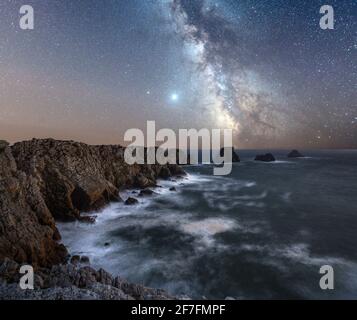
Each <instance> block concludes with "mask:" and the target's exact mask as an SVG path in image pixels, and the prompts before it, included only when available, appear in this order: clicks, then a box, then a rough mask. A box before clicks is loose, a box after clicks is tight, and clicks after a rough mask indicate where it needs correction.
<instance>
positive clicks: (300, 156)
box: [288, 150, 305, 158]
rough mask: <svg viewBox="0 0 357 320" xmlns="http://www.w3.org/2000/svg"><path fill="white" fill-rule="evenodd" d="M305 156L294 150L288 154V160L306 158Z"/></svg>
mask: <svg viewBox="0 0 357 320" xmlns="http://www.w3.org/2000/svg"><path fill="white" fill-rule="evenodd" d="M304 157H305V156H304V155H302V154H301V153H300V152H299V151H298V150H293V151H291V152H290V153H289V154H288V158H304Z"/></svg>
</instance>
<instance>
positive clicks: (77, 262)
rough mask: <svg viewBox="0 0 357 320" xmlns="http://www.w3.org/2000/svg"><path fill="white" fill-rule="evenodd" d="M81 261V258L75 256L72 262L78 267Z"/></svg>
mask: <svg viewBox="0 0 357 320" xmlns="http://www.w3.org/2000/svg"><path fill="white" fill-rule="evenodd" d="M80 260H81V257H80V256H78V255H75V256H72V257H71V261H70V262H71V264H74V265H77V264H79V262H80Z"/></svg>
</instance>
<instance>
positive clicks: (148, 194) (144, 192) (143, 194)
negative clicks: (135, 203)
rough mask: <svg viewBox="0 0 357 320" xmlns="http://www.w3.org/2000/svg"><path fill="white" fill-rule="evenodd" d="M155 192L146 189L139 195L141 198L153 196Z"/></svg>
mask: <svg viewBox="0 0 357 320" xmlns="http://www.w3.org/2000/svg"><path fill="white" fill-rule="evenodd" d="M154 193H155V192H154V191H152V190H151V189H144V190H141V191H140V193H139V197H147V196H152V195H153V194H154Z"/></svg>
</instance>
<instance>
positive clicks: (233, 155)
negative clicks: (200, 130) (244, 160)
mask: <svg viewBox="0 0 357 320" xmlns="http://www.w3.org/2000/svg"><path fill="white" fill-rule="evenodd" d="M231 149H232V162H240V158H239V156H238V154H237V153H236V152H235V150H234V148H231ZM225 151H226V148H222V149H221V150H220V152H219V154H220V156H221V157H224V154H225Z"/></svg>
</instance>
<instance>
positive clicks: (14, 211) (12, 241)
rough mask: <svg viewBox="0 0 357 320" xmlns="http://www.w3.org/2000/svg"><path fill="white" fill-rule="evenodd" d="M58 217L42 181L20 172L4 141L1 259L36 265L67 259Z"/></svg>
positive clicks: (0, 180)
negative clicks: (60, 243) (43, 190)
mask: <svg viewBox="0 0 357 320" xmlns="http://www.w3.org/2000/svg"><path fill="white" fill-rule="evenodd" d="M59 239H60V235H59V233H58V231H57V228H56V226H55V220H54V218H53V216H52V214H51V212H50V211H49V209H48V207H47V205H46V203H45V201H44V199H43V197H42V194H41V191H40V187H39V184H38V180H37V179H36V178H35V177H33V176H27V175H26V174H25V173H24V172H22V171H19V170H18V168H17V165H16V161H15V159H14V157H13V155H12V152H11V149H10V147H9V146H8V144H7V143H4V142H1V143H0V262H1V261H3V260H4V259H5V258H11V259H13V260H16V261H17V262H20V263H21V262H28V263H31V264H32V265H34V266H38V265H40V266H51V265H53V264H57V263H60V262H62V261H64V259H65V257H66V256H67V250H66V249H65V248H64V246H62V245H59V244H58V243H57V240H59Z"/></svg>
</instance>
